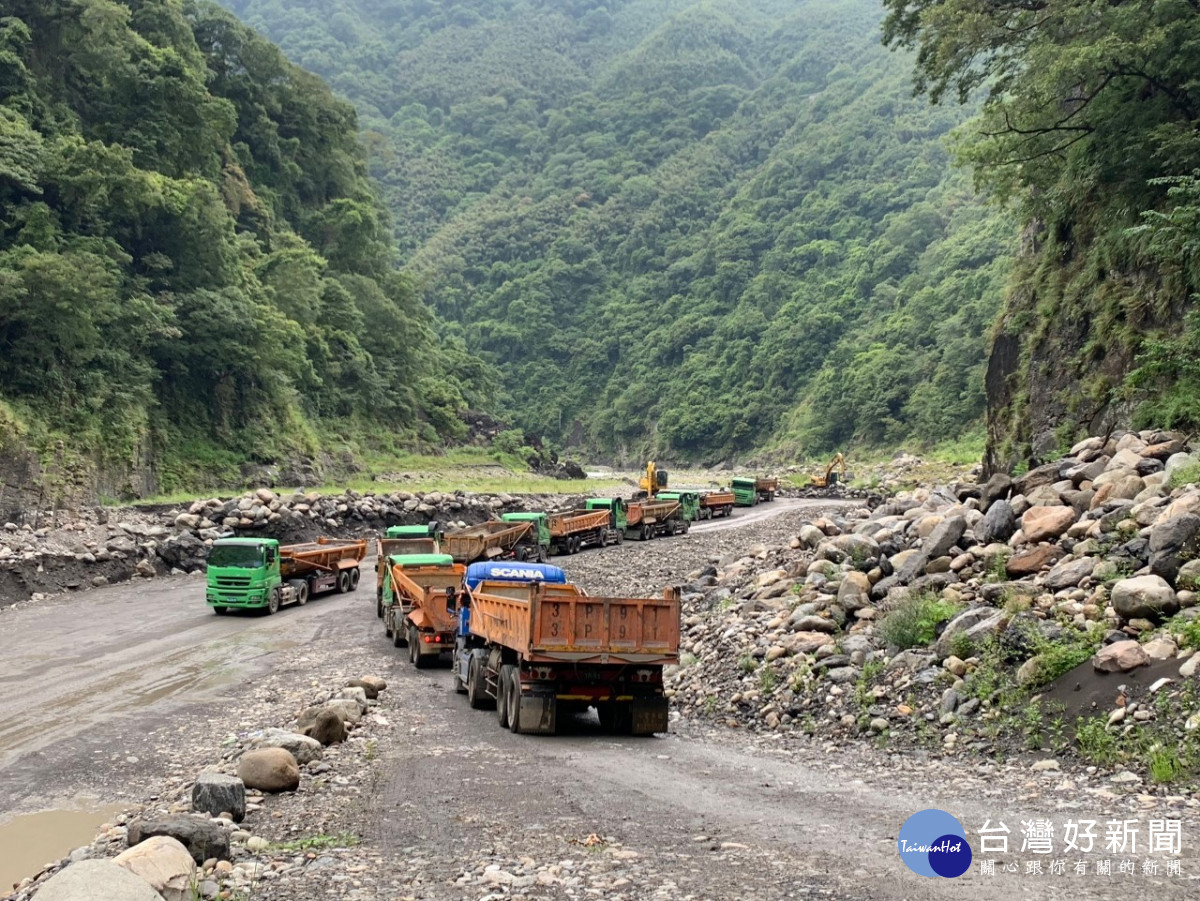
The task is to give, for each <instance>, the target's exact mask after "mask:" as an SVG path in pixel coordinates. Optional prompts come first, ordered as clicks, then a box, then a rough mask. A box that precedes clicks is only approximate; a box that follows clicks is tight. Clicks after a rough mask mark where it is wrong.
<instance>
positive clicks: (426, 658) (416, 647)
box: [408, 628, 438, 669]
mask: <svg viewBox="0 0 1200 901" xmlns="http://www.w3.org/2000/svg"><path fill="white" fill-rule="evenodd" d="M408 641H409V644H410V646H411V647H412V654H413V666H415V667H416V668H417V669H425V668H426V667H428V666H431V665H432V664H433V661H435V660H437V659H438V655H436V654H422V653H421V636H420V635H419V634H418V633H417V630H416V629H415V628H413V629H410V630H409V631H408Z"/></svg>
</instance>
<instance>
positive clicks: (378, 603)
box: [375, 590, 383, 619]
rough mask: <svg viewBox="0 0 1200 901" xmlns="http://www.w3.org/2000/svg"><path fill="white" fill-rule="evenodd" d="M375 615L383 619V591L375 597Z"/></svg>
mask: <svg viewBox="0 0 1200 901" xmlns="http://www.w3.org/2000/svg"><path fill="white" fill-rule="evenodd" d="M375 615H376V616H378V617H379V618H380V619H383V591H382V590H380V591H379V593H378V594H376V595H375Z"/></svg>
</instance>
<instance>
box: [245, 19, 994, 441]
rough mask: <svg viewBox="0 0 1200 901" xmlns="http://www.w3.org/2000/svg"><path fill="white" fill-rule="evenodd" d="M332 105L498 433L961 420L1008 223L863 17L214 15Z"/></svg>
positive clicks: (800, 430)
mask: <svg viewBox="0 0 1200 901" xmlns="http://www.w3.org/2000/svg"><path fill="white" fill-rule="evenodd" d="M226 2H227V3H228V4H229V5H230V6H231V7H232V8H233V9H234V10H236V11H237V12H238V14H239V15H241V16H243V18H244V19H245V20H246V21H248V22H249V23H251V24H252V25H255V26H256V27H260V28H262V29H263V30H264V31H266V32H267V33H268V34H270V35H271V36H272V37H273V38H274V39H275V40H277V41H278V42H279V43H280V44H281V46H282V47H283V48H284V49H285V51H286V52H287V53H288V54H289V56H290V57H291V58H292V59H294V60H296V61H297V62H299V63H300V64H301V65H303V66H304V67H305V68H307V69H309V70H311V71H313V72H316V73H318V74H320V75H322V76H324V77H326V78H327V79H329V80H330V82H331V83H332V84H333V86H334V88H335V89H336V90H338V91H340V92H342V93H344V94H345V95H346V96H348V97H349V98H351V99H352V100H353V101H354V103H355V104H356V106H357V108H358V111H359V116H360V121H361V123H362V127H363V130H364V139H365V141H366V143H367V146H368V149H369V153H370V171H371V174H372V175H373V176H374V177H375V178H376V179H377V180H378V181H379V183H380V184H381V185H382V189H383V194H384V197H385V199H386V201H387V204H388V206H389V208H390V209H391V211H392V212H393V214H394V221H395V233H396V238H397V240H398V242H399V244H400V247H401V250H402V253H403V255H404V258H405V261H406V271H408V272H410V273H411V274H412V275H413V276H414V277H415V279H416V281H417V283H418V284H420V285H421V286H422V289H423V292H424V297H425V299H426V300H427V302H428V303H429V304H430V305H431V306H432V307H433V308H434V309H435V310H436V312H437V313H438V314H439V315H440V316H441V317H442V318H443V319H445V320H448V322H449V323H450V324H449V325H447V327H446V330H447V332H448V333H449V334H451V335H453V336H455V337H456V338H459V339H461V340H462V342H463V344H464V346H465V347H466V348H467V349H468V350H469V351H470V352H472V353H475V354H478V355H479V356H480V357H481V358H482V359H483V360H484V361H485V362H486V363H487V364H489V365H493V366H495V367H496V368H497V369H498V370H499V371H500V372H501V374H502V383H503V384H502V390H501V391H500V392H499V395H498V400H499V401H500V402H501V403H502V404H503V407H504V408H505V409H504V412H505V413H506V415H507V416H508V418H510V419H511V420H512V421H513V422H515V423H516V424H517V425H519V426H520V427H521V428H522V429H524V430H527V431H530V432H535V433H539V434H545V435H548V436H549V437H551V438H553V439H554V440H556V441H558V442H560V443H570V444H573V445H576V446H579V445H583V446H586V447H588V448H590V449H596V450H601V451H604V452H608V453H613V454H619V455H627V456H635V457H636V456H639V455H640V454H641V453H643V452H645V453H655V454H666V455H668V456H670V457H675V458H705V457H709V458H711V457H715V456H721V455H728V454H732V453H739V452H742V453H744V452H746V451H748V450H752V449H754V448H756V447H760V446H762V445H764V444H766V443H768V442H769V441H772V440H774V441H776V442H778V443H779V444H780V445H781V446H784V447H786V448H788V449H789V450H796V449H799V450H802V451H803V452H805V453H808V452H813V453H816V452H818V451H821V450H823V449H826V448H831V447H833V446H835V445H836V446H841V445H842V444H843V443H845V442H847V441H857V442H862V443H877V444H884V443H891V442H895V441H899V440H904V439H913V438H915V439H917V440H918V441H920V442H925V441H928V440H929V438H930V436H939V437H941V436H945V435H948V434H957V433H958V432H960V431H961V430H963V429H964V428H966V427H968V426H969V425H970V424H972V423H978V421H979V419H980V417H981V414H982V411H983V408H984V392H983V365H984V363H983V361H984V355H985V338H984V333H985V331H986V328H987V325H988V324H989V323H990V321H991V320H992V318H993V316H994V313H995V311H996V309H997V308H998V306H999V302H1000V293H1001V286H1002V284H1003V281H1004V278H1005V276H1006V273H1007V272H1008V269H1009V257H1010V254H1011V253H1012V251H1013V249H1014V241H1013V234H1014V231H1013V229H1012V227H1011V224H1010V223H1009V222H1008V221H1007V220H1006V218H1005V217H1004V216H1003V215H1002V214H1000V213H998V212H995V211H987V210H985V209H983V208H982V207H981V205H980V204H979V203H977V202H976V200H975V197H974V194H973V191H972V190H971V188H970V186H969V185H968V184H967V183H966V179H965V178H964V177H963V176H961V175H958V174H953V173H951V172H950V171H949V167H948V155H947V152H946V151H945V149H944V148H943V146H942V139H943V138H944V136H945V135H946V134H948V133H949V132H950V130H951V129H952V128H953V127H954V126H955V125H957V124H958V123H959V122H960V121H961V118H962V116H961V115H960V114H959V113H957V112H950V113H948V112H946V111H942V110H931V109H929V108H928V107H927V106H926V105H925V104H924V103H922V102H920V101H916V100H913V99H912V98H910V97H909V96H908V84H907V79H906V78H905V77H904V74H903V70H904V68H905V66H906V64H907V63H906V61H904V60H897V59H894V58H892V57H890V56H889V54H887V53H886V51H884V49H883V48H881V47H880V46H879V44H878V24H879V10H878V7H877V5H876V4H875V3H874V2H870V0H852V2H832V0H803V2H801V3H793V2H783V0H752V2H748V3H747V2H742V0H672V2H669V3H662V2H659V0H626V2H622V3H619V4H611V3H601V2H598V0H594V2H593V0H580V2H576V3H570V4H547V3H544V2H540V0H503V2H491V0H459V2H457V3H455V4H453V5H448V4H429V3H415V2H399V3H388V4H378V3H371V4H368V3H361V2H351V0H327V2H323V3H321V4H317V3H313V2H309V3H296V2H285V0H226Z"/></svg>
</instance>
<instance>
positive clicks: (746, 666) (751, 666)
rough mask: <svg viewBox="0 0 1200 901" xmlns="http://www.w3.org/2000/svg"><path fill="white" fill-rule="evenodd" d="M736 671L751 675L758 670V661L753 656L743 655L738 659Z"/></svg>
mask: <svg viewBox="0 0 1200 901" xmlns="http://www.w3.org/2000/svg"><path fill="white" fill-rule="evenodd" d="M738 669H740V670H741V671H742V672H743V673H752V672H754V671H755V670H756V669H758V661H757V660H755V659H754V655H753V654H743V655H742V656H741V657H739V658H738Z"/></svg>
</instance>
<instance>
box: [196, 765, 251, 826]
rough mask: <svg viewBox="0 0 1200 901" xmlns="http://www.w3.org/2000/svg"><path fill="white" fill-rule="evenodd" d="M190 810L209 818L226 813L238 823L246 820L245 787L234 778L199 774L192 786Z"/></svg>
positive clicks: (240, 781)
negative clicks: (207, 815)
mask: <svg viewBox="0 0 1200 901" xmlns="http://www.w3.org/2000/svg"><path fill="white" fill-rule="evenodd" d="M192 810H195V811H196V812H197V813H207V814H209V815H211V816H217V815H218V814H222V813H227V814H229V815H230V816H231V817H232V818H233V821H234V822H235V823H240V822H241V821H242V820H244V819H245V818H246V785H245V783H243V782H242V780H241V779H239V778H237V777H236V776H226V775H225V774H224V773H201V774H200V775H199V776H197V777H196V784H195V785H193V786H192Z"/></svg>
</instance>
